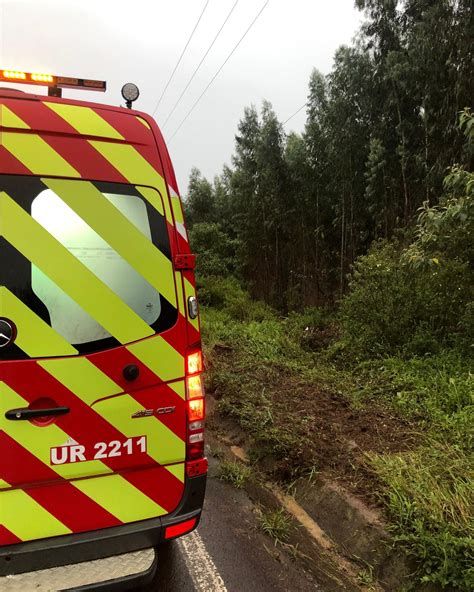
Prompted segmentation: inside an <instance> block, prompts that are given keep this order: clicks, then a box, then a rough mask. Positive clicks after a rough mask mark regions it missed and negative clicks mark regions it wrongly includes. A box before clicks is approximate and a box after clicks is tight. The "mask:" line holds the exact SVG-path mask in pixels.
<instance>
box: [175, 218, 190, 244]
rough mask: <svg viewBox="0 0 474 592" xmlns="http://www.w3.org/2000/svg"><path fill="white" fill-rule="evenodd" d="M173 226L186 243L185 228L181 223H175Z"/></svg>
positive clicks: (186, 234)
mask: <svg viewBox="0 0 474 592" xmlns="http://www.w3.org/2000/svg"><path fill="white" fill-rule="evenodd" d="M175 225H176V230H177V231H178V232H179V234H180V235H181V236H182V237H183V238H184V240H185V241H186V242H187V241H188V233H187V232H186V228H185V226H184V224H181V222H176V223H175Z"/></svg>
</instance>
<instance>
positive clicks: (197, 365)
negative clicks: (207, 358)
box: [188, 351, 202, 374]
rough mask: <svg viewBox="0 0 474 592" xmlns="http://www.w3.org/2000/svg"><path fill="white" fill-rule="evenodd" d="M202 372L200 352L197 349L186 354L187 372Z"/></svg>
mask: <svg viewBox="0 0 474 592" xmlns="http://www.w3.org/2000/svg"><path fill="white" fill-rule="evenodd" d="M198 372H202V352H201V351H197V352H194V353H192V354H189V355H188V374H197V373H198Z"/></svg>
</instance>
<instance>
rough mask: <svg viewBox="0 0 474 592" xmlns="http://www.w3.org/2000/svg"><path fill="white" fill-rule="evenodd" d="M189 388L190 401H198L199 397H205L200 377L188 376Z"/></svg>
mask: <svg viewBox="0 0 474 592" xmlns="http://www.w3.org/2000/svg"><path fill="white" fill-rule="evenodd" d="M187 386H188V399H198V398H199V397H204V392H203V388H202V382H201V377H200V376H188V378H187Z"/></svg>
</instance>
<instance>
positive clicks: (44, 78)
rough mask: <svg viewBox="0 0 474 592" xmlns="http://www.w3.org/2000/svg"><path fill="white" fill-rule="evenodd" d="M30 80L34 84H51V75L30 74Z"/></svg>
mask: <svg viewBox="0 0 474 592" xmlns="http://www.w3.org/2000/svg"><path fill="white" fill-rule="evenodd" d="M31 80H34V81H35V82H53V77H52V76H51V74H32V75H31Z"/></svg>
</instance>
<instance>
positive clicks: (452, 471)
mask: <svg viewBox="0 0 474 592" xmlns="http://www.w3.org/2000/svg"><path fill="white" fill-rule="evenodd" d="M221 288H222V286H221ZM211 292H212V291H211ZM231 292H232V297H231V298H229V299H227V297H226V291H225V286H224V288H222V289H221V293H220V295H219V299H218V301H217V302H215V301H213V297H212V294H211V297H209V298H208V300H209V303H210V304H211V305H213V306H211V307H207V308H206V307H204V308H203V310H202V320H203V342H204V344H205V352H206V358H207V366H208V374H207V386H208V389H209V390H211V391H213V392H214V395H215V397H216V400H217V401H218V406H219V409H220V411H222V412H224V413H226V414H229V415H231V416H232V417H233V418H234V419H236V420H237V421H238V422H239V424H240V425H241V426H242V428H244V429H245V430H246V431H247V432H248V433H249V434H250V435H251V437H252V439H253V442H254V448H253V455H254V456H255V457H256V458H258V459H259V460H261V461H263V462H264V463H266V465H265V466H268V467H270V470H271V471H273V472H274V476H275V477H276V478H278V479H284V480H286V481H287V482H289V481H291V480H292V479H294V478H296V477H298V476H303V475H307V474H308V471H311V470H312V471H314V470H315V467H316V470H317V471H318V472H319V471H321V472H323V473H329V474H330V476H331V477H335V478H338V479H340V480H342V481H343V482H344V484H345V485H346V486H349V488H352V489H353V490H355V491H356V492H357V493H359V494H361V495H365V497H366V498H369V500H370V501H373V500H374V497H375V498H376V499H378V500H379V501H380V503H383V505H384V507H385V509H386V513H387V516H388V518H389V521H390V528H391V529H392V532H393V534H394V537H395V539H396V540H397V541H398V544H399V545H400V548H403V549H404V550H405V551H406V552H407V553H408V554H409V555H411V556H413V557H415V558H416V559H417V561H418V565H419V571H418V573H417V578H418V580H417V581H424V582H432V583H434V584H435V585H438V586H440V587H441V588H444V587H449V586H451V587H453V588H455V589H457V590H462V591H465V592H467V591H469V592H470V591H471V590H473V589H474V571H473V569H472V565H474V547H473V541H474V532H473V529H474V517H473V507H474V499H473V486H472V484H473V482H474V481H473V477H474V475H473V466H474V458H473V430H472V425H473V424H474V422H473V419H474V417H473V404H472V403H473V401H472V393H473V391H474V389H473V376H472V373H471V372H470V365H469V361H468V360H467V359H466V358H465V357H463V355H461V354H460V353H458V352H455V351H440V352H438V353H437V354H436V355H432V356H429V357H423V358H421V357H412V358H399V357H396V356H395V357H390V358H377V359H372V360H368V361H367V360H365V361H360V360H359V361H358V360H357V359H356V358H355V357H354V356H352V355H351V352H350V351H348V350H347V349H346V348H345V345H344V343H343V342H342V341H341V340H339V339H338V338H337V337H338V336H337V329H336V328H335V327H334V325H333V324H332V323H331V319H330V318H328V316H327V315H326V314H325V313H324V312H322V311H320V310H317V309H315V310H308V311H306V312H305V313H303V314H300V315H297V314H292V315H289V316H288V317H287V318H285V319H282V318H278V317H277V315H276V314H275V313H274V312H273V311H272V310H271V309H269V308H268V307H265V306H264V305H263V304H261V303H257V304H255V303H253V302H252V301H251V300H250V299H249V298H248V296H247V295H246V294H245V293H244V292H242V291H240V292H239V290H238V289H236V287H235V285H233V286H232V288H231ZM361 458H362V459H364V460H363V461H361ZM269 461H271V462H269ZM239 470H240V469H239ZM231 479H232V477H231V478H230V479H229V480H231ZM369 492H370V494H369Z"/></svg>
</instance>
